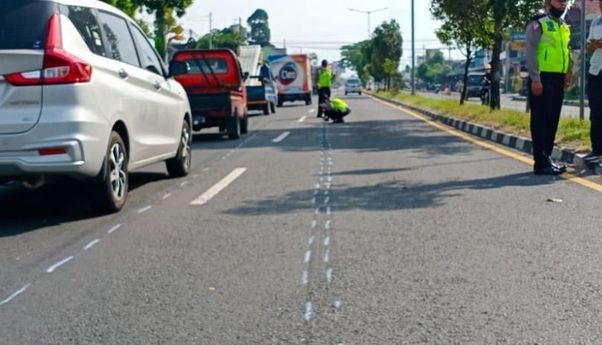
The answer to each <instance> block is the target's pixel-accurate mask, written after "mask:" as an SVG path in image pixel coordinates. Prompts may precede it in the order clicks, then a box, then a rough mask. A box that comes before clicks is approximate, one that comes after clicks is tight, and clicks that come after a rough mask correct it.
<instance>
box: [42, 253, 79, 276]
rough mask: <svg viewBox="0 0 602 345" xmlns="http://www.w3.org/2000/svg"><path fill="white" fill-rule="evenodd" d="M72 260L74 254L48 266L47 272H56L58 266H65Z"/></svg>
mask: <svg viewBox="0 0 602 345" xmlns="http://www.w3.org/2000/svg"><path fill="white" fill-rule="evenodd" d="M71 260H73V256H70V257H68V258H65V259H63V260H61V261H59V262H57V263H56V264H54V265H52V266H50V267H48V269H47V270H46V273H52V272H54V271H55V270H56V269H57V268H59V267H61V266H63V265H64V264H66V263H67V262H69V261H71Z"/></svg>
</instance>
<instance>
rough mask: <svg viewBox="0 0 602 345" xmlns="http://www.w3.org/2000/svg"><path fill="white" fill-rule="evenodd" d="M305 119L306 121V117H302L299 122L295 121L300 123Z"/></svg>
mask: <svg viewBox="0 0 602 345" xmlns="http://www.w3.org/2000/svg"><path fill="white" fill-rule="evenodd" d="M306 119H307V116H303V117H302V118H300V119H299V121H297V122H299V123H301V122H303V121H305V120H306Z"/></svg>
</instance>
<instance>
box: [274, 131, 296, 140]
mask: <svg viewBox="0 0 602 345" xmlns="http://www.w3.org/2000/svg"><path fill="white" fill-rule="evenodd" d="M289 134H291V132H284V133H282V134H280V135H279V136H278V138H276V139H274V140H272V142H274V143H279V142H281V141H282V140H284V139H285V138H286V137H288V136H289Z"/></svg>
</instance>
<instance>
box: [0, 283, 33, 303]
mask: <svg viewBox="0 0 602 345" xmlns="http://www.w3.org/2000/svg"><path fill="white" fill-rule="evenodd" d="M30 286H31V284H26V285H25V286H24V287H22V288H20V289H19V290H17V291H15V292H13V293H12V294H11V295H10V296H8V298H7V299H5V300H3V301H1V302H0V305H3V304H6V303H8V302H10V301H12V300H13V299H15V297H17V296H19V295H20V294H22V293H23V292H25V290H27V288H28V287H30Z"/></svg>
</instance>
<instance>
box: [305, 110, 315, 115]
mask: <svg viewBox="0 0 602 345" xmlns="http://www.w3.org/2000/svg"><path fill="white" fill-rule="evenodd" d="M314 111H316V110H315V109H309V110H308V111H307V112H308V113H310V114H311V113H313V112H314Z"/></svg>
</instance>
